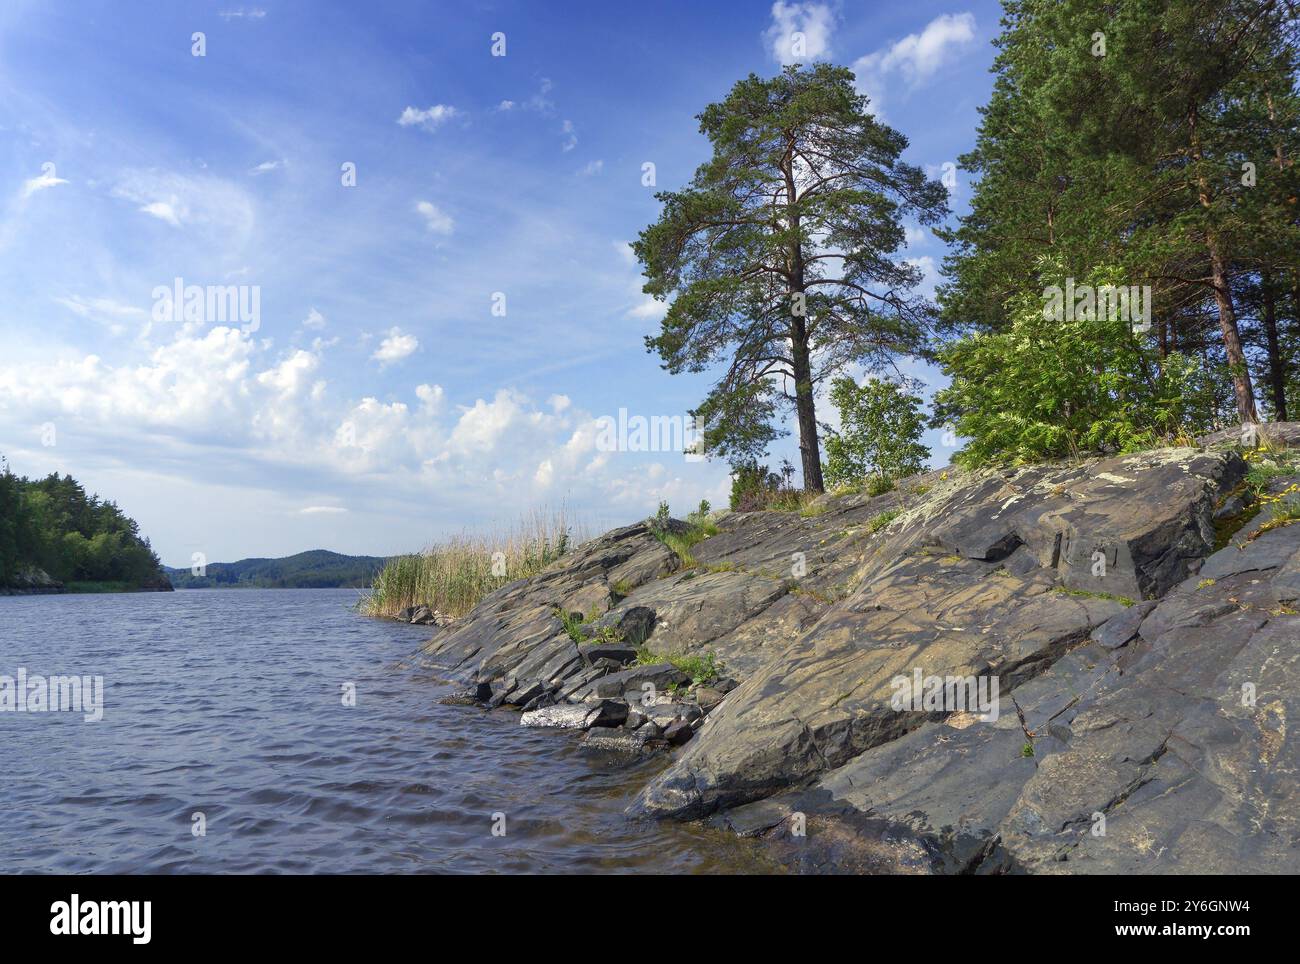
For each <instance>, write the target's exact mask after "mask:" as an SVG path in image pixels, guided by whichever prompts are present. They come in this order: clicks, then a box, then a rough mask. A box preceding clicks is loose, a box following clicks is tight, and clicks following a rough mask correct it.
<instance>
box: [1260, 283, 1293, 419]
mask: <svg viewBox="0 0 1300 964" xmlns="http://www.w3.org/2000/svg"><path fill="white" fill-rule="evenodd" d="M1260 286H1261V288H1262V290H1263V293H1264V336H1265V338H1266V339H1267V341H1268V374H1269V382H1270V387H1271V388H1272V390H1273V419H1274V421H1277V422H1285V421H1286V420H1287V418H1286V376H1285V374H1284V373H1283V370H1282V348H1281V346H1280V345H1279V344H1278V337H1277V294H1276V292H1275V291H1274V289H1273V275H1272V272H1269V271H1264V272H1262V273H1261V275H1260Z"/></svg>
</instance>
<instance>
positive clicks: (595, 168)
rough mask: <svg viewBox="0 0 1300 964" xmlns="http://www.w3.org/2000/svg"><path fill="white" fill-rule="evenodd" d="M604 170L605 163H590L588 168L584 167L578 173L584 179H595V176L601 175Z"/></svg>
mask: <svg viewBox="0 0 1300 964" xmlns="http://www.w3.org/2000/svg"><path fill="white" fill-rule="evenodd" d="M604 170H605V162H604V161H588V162H587V166H586V167H584V168H583V169H582V170H580V171H579V172H578V173H579V174H581V175H582V176H583V177H594V176H595V175H597V174H600V173H601V172H602V171H604Z"/></svg>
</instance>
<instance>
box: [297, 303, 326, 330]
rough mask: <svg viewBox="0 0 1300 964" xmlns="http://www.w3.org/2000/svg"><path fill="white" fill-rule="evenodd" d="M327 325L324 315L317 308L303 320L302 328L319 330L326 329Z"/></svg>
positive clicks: (309, 312)
mask: <svg viewBox="0 0 1300 964" xmlns="http://www.w3.org/2000/svg"><path fill="white" fill-rule="evenodd" d="M325 324H326V322H325V316H324V315H322V314H321V313H320V312H319V311H317V310H316V309H315V308H312V309H311V310H310V311H308V312H307V317H306V318H304V319H303V320H302V326H303V327H304V328H316V329H319V328H324V327H325Z"/></svg>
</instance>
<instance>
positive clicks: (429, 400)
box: [415, 385, 443, 414]
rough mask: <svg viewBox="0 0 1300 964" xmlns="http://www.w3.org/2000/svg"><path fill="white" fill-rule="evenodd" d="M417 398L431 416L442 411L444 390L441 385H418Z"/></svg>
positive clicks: (416, 389)
mask: <svg viewBox="0 0 1300 964" xmlns="http://www.w3.org/2000/svg"><path fill="white" fill-rule="evenodd" d="M415 397H416V398H418V399H419V400H420V402H421V403H422V404H423V409H424V411H426V412H429V413H431V414H436V413H438V412H440V411H442V400H443V390H442V386H441V385H416V386H415Z"/></svg>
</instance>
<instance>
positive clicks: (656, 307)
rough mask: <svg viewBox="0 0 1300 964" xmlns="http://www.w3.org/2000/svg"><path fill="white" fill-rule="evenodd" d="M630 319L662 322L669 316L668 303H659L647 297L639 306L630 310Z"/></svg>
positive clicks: (634, 306)
mask: <svg viewBox="0 0 1300 964" xmlns="http://www.w3.org/2000/svg"><path fill="white" fill-rule="evenodd" d="M627 313H628V317H630V318H637V319H640V320H641V321H660V320H661V319H662V318H663V317H664V315H666V314H668V303H667V302H666V301H657V300H655V299H654V298H651V297H650V296H649V295H646V296H645V297H644V298H642V300H641V301H639V302H638V303H637V304H635V305H633V306H632V307H631V308H629V309H628V312H627Z"/></svg>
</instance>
